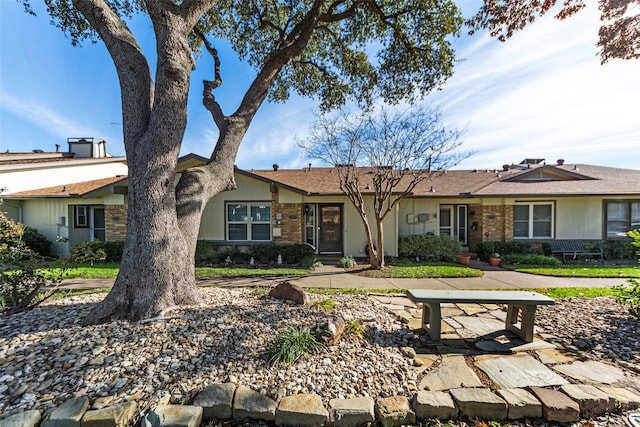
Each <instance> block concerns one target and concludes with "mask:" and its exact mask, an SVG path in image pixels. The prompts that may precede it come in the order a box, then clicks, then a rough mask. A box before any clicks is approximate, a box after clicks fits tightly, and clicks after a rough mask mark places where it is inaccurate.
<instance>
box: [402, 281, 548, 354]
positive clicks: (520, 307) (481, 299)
mask: <svg viewBox="0 0 640 427" xmlns="http://www.w3.org/2000/svg"><path fill="white" fill-rule="evenodd" d="M407 296H408V297H409V299H410V300H411V301H413V302H416V303H422V327H423V328H424V330H425V331H426V332H427V333H428V334H429V336H430V337H431V339H432V340H434V341H438V340H440V323H441V321H442V316H441V314H440V304H441V303H458V304H506V305H507V318H506V321H505V328H506V329H507V330H508V331H511V332H514V333H515V334H516V335H518V336H519V337H520V338H522V339H523V340H524V341H525V342H531V341H533V324H534V320H535V314H536V307H537V306H538V305H550V304H555V301H554V300H553V298H549V297H547V296H545V295H541V294H539V293H537V292H528V291H471V290H469V291H465V290H431V289H409V290H407ZM518 313H521V322H520V327H519V328H518V327H517V325H516V324H517V323H518Z"/></svg>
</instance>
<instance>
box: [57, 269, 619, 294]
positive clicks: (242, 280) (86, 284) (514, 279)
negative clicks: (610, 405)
mask: <svg viewBox="0 0 640 427" xmlns="http://www.w3.org/2000/svg"><path fill="white" fill-rule="evenodd" d="M470 266H471V267H474V268H478V269H480V270H483V273H484V274H483V276H482V277H466V278H443V279H388V278H372V277H362V276H358V275H356V274H353V273H349V272H346V271H345V270H344V269H342V268H339V267H336V266H334V265H325V266H322V267H319V268H317V269H316V270H315V271H314V272H313V273H311V274H309V275H308V276H304V277H300V278H287V277H234V278H215V279H201V280H198V285H199V286H232V287H255V286H274V285H275V284H277V283H278V282H281V281H283V280H289V281H290V282H292V283H295V284H297V285H300V286H302V287H305V288H329V289H341V288H356V289H398V292H399V293H404V292H402V291H403V290H406V289H534V288H605V287H612V286H615V285H619V284H621V283H624V282H625V279H618V278H616V279H592V278H588V279H586V278H571V277H549V276H538V275H533V274H524V273H517V272H515V271H508V270H504V269H501V268H496V267H490V266H489V265H487V264H486V263H483V262H480V261H472V264H470ZM113 282H114V280H113V279H68V280H64V281H63V283H62V286H61V288H62V289H95V288H109V287H111V286H112V285H113Z"/></svg>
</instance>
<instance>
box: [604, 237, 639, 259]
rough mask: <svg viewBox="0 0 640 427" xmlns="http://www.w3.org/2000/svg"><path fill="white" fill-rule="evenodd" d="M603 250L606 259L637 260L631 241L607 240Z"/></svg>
mask: <svg viewBox="0 0 640 427" xmlns="http://www.w3.org/2000/svg"><path fill="white" fill-rule="evenodd" d="M602 250H603V255H604V258H605V259H634V258H635V249H634V247H633V241H631V240H619V239H616V240H605V241H604V244H603V245H602Z"/></svg>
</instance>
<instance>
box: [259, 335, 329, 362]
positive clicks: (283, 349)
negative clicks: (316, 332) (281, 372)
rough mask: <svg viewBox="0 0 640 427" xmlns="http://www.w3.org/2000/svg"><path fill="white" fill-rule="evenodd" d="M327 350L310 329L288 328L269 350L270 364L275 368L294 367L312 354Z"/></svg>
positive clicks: (276, 338)
mask: <svg viewBox="0 0 640 427" xmlns="http://www.w3.org/2000/svg"><path fill="white" fill-rule="evenodd" d="M325 348H326V347H325V346H324V344H322V343H321V342H319V341H318V340H316V338H315V337H314V336H313V334H312V333H311V330H310V329H309V328H307V327H304V326H300V327H296V326H287V327H286V328H285V329H284V330H282V331H280V332H278V335H276V337H275V339H274V341H273V343H272V344H271V348H269V352H268V356H269V363H270V364H271V365H273V366H278V365H280V364H287V365H293V364H294V363H295V362H297V361H298V360H300V359H304V358H306V357H307V356H309V355H310V354H315V353H320V352H321V351H324V350H325Z"/></svg>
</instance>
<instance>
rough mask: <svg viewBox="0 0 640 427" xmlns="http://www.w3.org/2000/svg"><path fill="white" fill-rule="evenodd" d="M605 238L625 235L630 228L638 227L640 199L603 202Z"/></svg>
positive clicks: (639, 227) (639, 226) (639, 224)
mask: <svg viewBox="0 0 640 427" xmlns="http://www.w3.org/2000/svg"><path fill="white" fill-rule="evenodd" d="M605 215H606V218H605V223H606V227H607V229H606V233H607V239H620V238H624V237H627V232H628V231H630V230H635V229H640V201H615V202H605Z"/></svg>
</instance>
